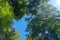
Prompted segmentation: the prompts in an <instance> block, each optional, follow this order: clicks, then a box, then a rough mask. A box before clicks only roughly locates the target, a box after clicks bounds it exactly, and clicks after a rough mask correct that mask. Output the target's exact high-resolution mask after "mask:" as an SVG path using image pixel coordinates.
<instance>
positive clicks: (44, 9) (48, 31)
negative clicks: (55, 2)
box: [26, 3, 60, 40]
mask: <svg viewBox="0 0 60 40" xmlns="http://www.w3.org/2000/svg"><path fill="white" fill-rule="evenodd" d="M56 13H57V11H56V8H55V7H53V6H52V5H50V4H47V3H45V4H44V5H42V6H41V8H40V9H39V11H38V14H37V15H36V16H35V17H34V18H32V20H31V21H29V23H28V27H27V30H26V31H27V32H29V34H28V35H31V37H32V38H37V40H59V38H58V35H59V36H60V32H59V29H60V27H59V26H60V23H59V22H58V20H57V19H56V15H55V14H56ZM33 40H34V39H33Z"/></svg>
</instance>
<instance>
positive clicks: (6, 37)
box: [0, 0, 19, 40]
mask: <svg viewBox="0 0 60 40" xmlns="http://www.w3.org/2000/svg"><path fill="white" fill-rule="evenodd" d="M0 2H1V3H0V40H18V38H19V34H18V33H16V32H17V31H16V30H15V29H11V28H12V19H13V18H14V16H13V11H12V10H11V8H12V7H11V6H10V5H9V3H8V2H7V1H6V0H4V1H3V0H0Z"/></svg>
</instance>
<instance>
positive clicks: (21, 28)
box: [14, 0, 60, 40]
mask: <svg viewBox="0 0 60 40" xmlns="http://www.w3.org/2000/svg"><path fill="white" fill-rule="evenodd" d="M49 4H51V5H53V6H55V7H56V8H57V10H60V8H59V7H60V5H58V4H59V3H58V2H57V0H51V1H49ZM25 17H28V16H26V15H25V16H24V17H23V18H22V19H20V20H18V21H16V20H14V26H15V28H16V29H17V30H18V31H19V33H20V38H21V40H25V39H26V36H25V35H26V32H25V29H26V27H27V22H25Z"/></svg>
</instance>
